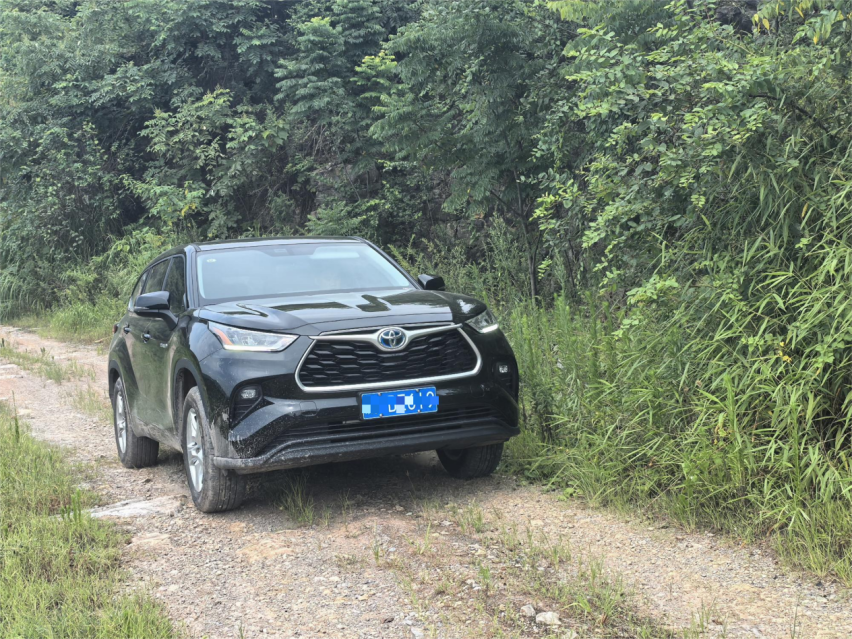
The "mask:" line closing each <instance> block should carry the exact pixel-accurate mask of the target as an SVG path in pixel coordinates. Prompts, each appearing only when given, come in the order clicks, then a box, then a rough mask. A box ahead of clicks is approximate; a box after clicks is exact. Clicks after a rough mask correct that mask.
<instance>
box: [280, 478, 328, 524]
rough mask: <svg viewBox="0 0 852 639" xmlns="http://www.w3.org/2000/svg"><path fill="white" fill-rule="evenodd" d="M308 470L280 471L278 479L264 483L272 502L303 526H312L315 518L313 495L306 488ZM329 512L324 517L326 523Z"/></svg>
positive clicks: (315, 510)
mask: <svg viewBox="0 0 852 639" xmlns="http://www.w3.org/2000/svg"><path fill="white" fill-rule="evenodd" d="M309 472H310V471H307V470H294V471H289V472H285V473H282V474H281V476H280V479H278V480H277V481H275V482H270V483H268V484H267V485H266V490H267V491H269V492H270V493H271V496H272V499H273V501H274V503H275V504H276V505H277V506H278V508H280V509H281V510H283V511H284V512H285V513H286V514H287V516H288V517H289V518H290V519H291V520H293V521H294V522H296V523H297V524H300V525H303V526H312V525H313V523H314V520H315V519H316V518H317V509H316V504H315V503H314V497H313V495H312V494H311V492H310V489H309V488H308V475H309ZM328 518H330V513H329V514H328V516H327V517H325V521H326V523H327V522H328Z"/></svg>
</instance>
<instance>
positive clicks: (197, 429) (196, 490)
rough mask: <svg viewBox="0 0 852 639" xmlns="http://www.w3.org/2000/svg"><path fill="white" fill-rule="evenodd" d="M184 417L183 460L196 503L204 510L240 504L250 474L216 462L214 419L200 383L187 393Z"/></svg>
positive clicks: (224, 508)
mask: <svg viewBox="0 0 852 639" xmlns="http://www.w3.org/2000/svg"><path fill="white" fill-rule="evenodd" d="M182 419H183V421H182V422H181V423H182V424H183V442H182V443H183V464H184V467H185V469H186V482H187V484H189V492H190V494H191V495H192V501H193V503H194V504H195V507H196V508H198V510H200V511H201V512H203V513H221V512H224V511H226V510H233V509H235V508H239V506H240V504H242V503H243V499H244V498H245V495H246V478H245V477H243V476H242V475H238V474H236V473H235V472H233V471H231V470H222V469H220V468H216V467H215V466H214V465H213V454H214V450H213V440H212V439H211V438H210V422H209V421H208V420H207V413H206V411H205V410H204V404H202V402H201V393H200V392H199V391H198V387H197V386H196V387H195V388H193V389H191V390H190V391H189V393H188V394H187V396H186V400H185V401H184V403H183V412H182Z"/></svg>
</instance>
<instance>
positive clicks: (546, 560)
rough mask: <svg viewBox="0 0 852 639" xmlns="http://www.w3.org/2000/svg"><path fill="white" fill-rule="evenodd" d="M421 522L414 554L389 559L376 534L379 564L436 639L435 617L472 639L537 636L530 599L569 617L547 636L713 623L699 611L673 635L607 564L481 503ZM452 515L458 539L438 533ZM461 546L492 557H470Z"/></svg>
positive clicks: (647, 631) (426, 513)
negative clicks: (528, 610) (524, 606)
mask: <svg viewBox="0 0 852 639" xmlns="http://www.w3.org/2000/svg"><path fill="white" fill-rule="evenodd" d="M420 515H421V521H423V523H422V524H421V525H420V526H419V534H420V537H421V538H420V539H418V538H408V544H407V547H408V552H407V553H403V552H397V553H394V556H393V559H391V558H390V556H386V554H385V553H384V552H383V543H382V542H381V541H380V540H379V536H378V532H377V531H374V539H375V541H374V544H373V556H374V559H375V561H376V564H377V565H382V566H385V567H387V568H390V569H392V570H394V571H396V572H397V573H398V576H399V579H400V583H401V585H402V587H403V589H404V590H405V591H406V592H407V593H408V596H409V599H410V604H411V608H412V609H413V610H414V611H415V612H416V613H417V614H418V616H420V618H421V621H422V622H423V626H424V629H426V630H427V636H428V631H429V629H430V628H433V627H435V625H436V619H435V614H434V613H435V612H439V615H441V616H443V617H444V618H443V621H445V622H448V623H449V624H450V625H451V626H460V627H467V628H468V629H469V635H468V636H470V637H490V638H495V639H496V638H504V637H505V638H509V637H521V636H529V635H530V632H531V631H533V629H534V628H533V626H532V622H533V620H532V619H529V618H525V617H523V616H522V615H521V614H520V612H519V607H520V605H521V603H522V602H525V601H526V602H535V603H536V610H537V612H543V611H552V612H556V613H558V614H559V618H560V622H561V623H562V626H561V627H560V628H559V629H552V630H548V628H546V627H544V626H540V625H538V626H536V628H535V632H537V633H540V636H545V637H549V636H559V637H561V636H571V635H570V634H568V635H566V634H565V629H566V628H568V629H571V630H574V631H576V632H577V633H579V634H578V636H582V637H585V636H595V637H603V638H606V637H611V638H615V637H618V638H619V639H651V638H654V639H699V637H701V636H702V634H701V633H702V632H705V630H706V628H707V624H708V619H710V617H711V616H712V611H707V610H702V611H697V612H696V615H695V616H694V620H693V623H692V624H690V626H689V627H687V628H683V629H681V630H673V629H669V628H664V627H662V626H660V625H659V624H657V623H655V622H654V621H653V620H651V619H649V618H647V617H645V616H644V615H643V614H641V613H639V612H637V611H638V600H637V599H636V596H635V595H634V593H633V592H632V591H631V590H630V589H629V588H627V587H626V585H625V584H624V582H623V581H622V579H621V578H620V576H619V575H618V574H614V573H612V572H611V571H608V570H606V569H605V566H604V562H603V560H602V559H601V558H599V557H593V556H590V555H588V554H585V553H582V552H579V551H577V550H576V549H574V548H572V547H571V546H570V545H569V544H568V542H567V541H566V540H564V539H562V538H558V539H551V538H548V537H547V536H546V535H544V534H543V533H541V532H540V531H536V530H534V529H532V528H530V527H523V528H521V527H519V526H518V525H517V524H516V523H514V522H511V521H508V520H507V518H506V517H505V516H504V515H503V514H502V513H501V512H500V511H498V510H495V511H494V512H493V513H489V514H488V515H486V514H485V513H484V512H483V511H482V509H481V507H479V506H478V505H477V504H476V503H470V504H468V505H466V506H463V507H460V506H457V505H454V504H450V505H449V506H448V507H447V508H446V509H439V510H435V509H434V508H433V507H431V506H429V507H428V508H427V509H421V512H420ZM443 518H448V519H450V520H452V521H453V522H455V524H456V528H455V529H454V530H455V531H457V534H456V535H451V536H442V535H435V534H434V533H433V530H432V523H433V521H432V520H434V519H438V520H439V519H443ZM472 522H476V525H473V524H472ZM385 543H386V544H394V542H393V541H386V542H385ZM474 544H475V545H474ZM394 545H397V546H399V544H394ZM459 548H479V549H480V550H481V549H486V548H487V552H486V553H482V552H476V553H467V554H463V553H459V550H458V549H459ZM386 557H387V558H386ZM474 619H475V620H478V621H480V622H482V623H481V624H474V623H473V620H474Z"/></svg>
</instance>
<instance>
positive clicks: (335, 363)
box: [298, 329, 477, 389]
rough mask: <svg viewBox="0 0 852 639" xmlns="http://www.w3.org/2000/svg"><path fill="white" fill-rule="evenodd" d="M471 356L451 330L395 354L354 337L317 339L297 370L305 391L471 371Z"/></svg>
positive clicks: (473, 357)
mask: <svg viewBox="0 0 852 639" xmlns="http://www.w3.org/2000/svg"><path fill="white" fill-rule="evenodd" d="M476 362H477V356H476V353H475V352H474V350H473V348H472V347H471V345H470V344H469V343H468V341H467V339H465V337H464V336H463V335H462V334H461V333H460V332H459V331H458V330H457V329H453V330H448V331H444V332H441V333H432V334H429V335H423V336H421V337H418V338H416V339H413V340H411V343H410V344H409V345H408V346H407V347H406V348H405V349H404V350H401V351H398V352H386V351H381V350H379V349H378V348H376V347H375V346H373V345H372V344H369V343H367V342H360V341H356V340H353V341H322V339H319V340H317V341H316V342H315V343H314V345H313V347H312V348H311V350H310V352H309V353H308V355H307V357H305V360H304V362H303V363H302V366H301V368H300V369H299V372H298V377H299V381H300V382H301V384H302V386H304V387H305V388H307V389H311V388H321V387H334V386H357V385H369V384H376V383H382V382H405V381H406V380H411V379H426V378H433V377H444V376H447V375H458V374H464V373H469V372H472V371H473V370H474V369H475V368H476Z"/></svg>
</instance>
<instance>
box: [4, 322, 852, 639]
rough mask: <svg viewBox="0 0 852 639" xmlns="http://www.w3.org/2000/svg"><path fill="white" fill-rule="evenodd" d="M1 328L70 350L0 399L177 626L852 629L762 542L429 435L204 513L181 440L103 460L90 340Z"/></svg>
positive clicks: (362, 632) (107, 432)
mask: <svg viewBox="0 0 852 639" xmlns="http://www.w3.org/2000/svg"><path fill="white" fill-rule="evenodd" d="M0 338H3V339H5V341H6V343H7V344H9V343H11V344H12V345H13V347H14V348H15V349H18V350H20V351H29V352H30V353H41V352H42V350H41V349H45V350H46V352H48V353H49V354H50V355H51V356H52V357H53V358H54V360H55V361H56V362H57V363H58V364H60V365H61V366H63V367H65V370H66V373H67V375H66V379H64V380H63V381H61V383H56V382H53V381H49V380H47V379H45V378H44V377H41V376H39V375H38V374H36V372H34V371H32V370H28V368H29V367H28V366H27V365H26V364H25V363H21V362H20V361H18V363H17V364H15V363H9V362H8V361H4V362H0V364H2V367H0V399H3V400H5V401H7V402H9V403H11V402H12V401H13V396H14V403H15V405H16V407H17V410H18V413H19V414H20V415H21V416H22V417H23V418H24V419H26V420H27V421H28V422H29V423H30V425H31V429H32V432H33V434H34V435H36V436H37V437H39V438H42V439H44V440H47V441H50V442H54V443H56V444H59V445H61V446H64V447H66V448H67V449H68V450H69V455H70V456H71V457H72V458H73V459H75V460H76V461H79V462H80V463H81V464H82V465H83V467H84V469H85V472H84V476H85V477H86V484H87V485H88V487H90V488H91V489H93V490H95V491H97V492H98V493H100V494H101V495H102V496H103V500H104V501H103V503H104V506H105V508H102V509H101V510H100V512H98V513H97V514H99V515H105V516H110V517H112V518H114V519H115V520H116V521H117V522H118V524H119V525H121V526H122V527H124V528H125V529H126V530H127V531H128V532H129V534H130V536H131V539H132V542H131V543H130V544H129V545H128V546H127V552H126V564H127V567H128V570H129V574H130V575H132V580H131V582H130V583H128V584H127V588H131V589H132V588H139V587H147V588H150V589H151V591H152V592H153V593H154V595H155V596H157V597H158V598H160V599H161V600H162V601H163V602H165V604H166V606H167V609H168V611H169V614H170V615H171V616H172V617H173V618H174V619H175V620H176V622H178V623H179V624H185V627H186V629H187V631H188V634H189V635H190V636H193V637H211V638H219V637H280V638H289V637H334V638H338V637H340V638H350V637H352V638H355V637H359V638H361V637H363V638H367V637H404V638H411V637H431V636H434V637H447V638H456V637H458V638H461V637H493V636H506V637H544V636H553V637H585V636H596V637H597V636H613V637H615V636H625V637H629V636H635V635H637V634H639V632H641V631H640V630H637V629H638V628H641V627H645V628H646V630H647V629H650V630H648V631H649V632H650V633H651V634H650V635H649V636H663V635H665V634H666V632H669V631H670V632H674V633H675V635H676V636H684V637H704V636H706V637H723V636H724V637H730V638H740V637H749V638H754V637H767V638H773V639H774V638H778V639H781V638H782V637H783V638H790V637H802V638H824V639H827V638H829V637H831V638H848V637H852V603H850V599H849V597H848V594H847V593H844V592H842V591H841V589H840V588H838V587H837V586H836V585H834V584H830V583H823V582H821V581H819V580H817V579H815V578H812V577H807V576H800V575H796V574H793V573H791V572H789V571H787V570H785V569H783V568H782V567H780V566H779V565H778V563H777V562H776V561H775V560H774V558H773V557H772V556H771V553H768V552H767V551H766V550H765V549H761V548H756V547H740V546H737V545H736V544H734V543H733V542H732V541H730V540H726V539H721V538H719V537H714V536H712V535H707V534H689V533H685V532H683V531H681V530H677V529H675V528H659V527H657V526H654V525H652V524H651V523H649V522H648V521H646V520H642V519H640V518H637V519H636V520H632V521H631V520H627V519H626V518H625V517H621V516H619V515H616V514H613V513H610V512H607V511H602V510H595V509H590V508H587V507H585V506H584V505H582V504H580V503H576V502H571V501H568V502H564V501H560V500H559V499H558V498H557V495H555V494H552V493H544V492H542V491H541V490H540V489H538V488H536V487H527V486H523V485H521V484H519V483H518V482H517V481H515V480H513V479H510V478H506V477H496V478H491V479H485V480H476V481H471V482H467V483H463V482H457V481H454V480H451V479H450V478H448V477H447V476H446V475H445V474H444V473H443V471H442V470H441V468H440V466H439V465H438V462H437V458H436V457H435V455H434V454H431V453H430V454H419V455H413V456H407V457H402V458H388V459H381V460H372V461H365V462H353V463H346V464H338V465H329V466H322V467H317V468H314V469H311V470H310V471H309V472H306V473H305V472H298V473H296V472H282V473H275V474H272V475H268V476H263V477H262V478H260V479H258V480H256V481H255V482H254V484H253V485H252V488H251V489H250V491H251V492H250V498H249V499H248V500H247V502H246V504H245V505H244V506H243V507H242V508H241V509H240V510H238V511H236V512H231V513H226V514H222V515H203V514H201V513H199V512H197V511H196V510H195V509H194V508H193V507H192V504H191V502H190V501H189V498H188V491H187V488H186V480H185V477H184V474H183V468H182V459H181V457H180V455H179V454H178V453H176V452H174V451H169V450H164V449H161V452H160V460H159V464H158V466H156V467H154V468H149V469H144V470H135V471H134V470H127V469H125V468H123V467H122V466H121V465H120V464H119V463H118V460H117V458H116V453H115V443H114V439H113V434H112V425H111V423H110V422H108V421H107V418H106V411H105V409H106V391H105V389H106V365H105V363H106V357H105V355H104V353H103V352H102V351H99V350H98V349H97V348H95V347H91V346H79V345H70V344H63V343H60V342H56V341H52V340H48V339H43V338H40V337H38V336H36V335H34V334H32V333H27V332H23V331H19V330H17V329H12V328H9V327H0ZM99 406H100V408H101V412H100V414H98V413H97V410H98V407H99ZM84 409H85V411H86V412H83V410H84ZM121 502H130V503H128V504H122V503H121ZM115 504H119V506H118V507H116V506H115ZM299 520H301V521H299ZM586 599H588V602H587V601H586ZM530 605H531V606H532V607H533V608H534V611H532V610H530V608H528V607H527V608H525V606H530ZM584 611H585V612H584ZM544 612H555V613H557V614H558V615H559V619H560V625H550V624H549V623H548V622H552V621H554V620H555V619H554V617H553V616H552V615H550V616H548V615H542V614H541V613H544ZM528 615H529V616H528ZM536 615H538V620H536Z"/></svg>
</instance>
